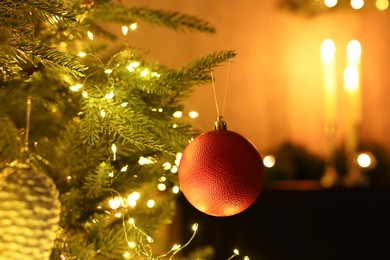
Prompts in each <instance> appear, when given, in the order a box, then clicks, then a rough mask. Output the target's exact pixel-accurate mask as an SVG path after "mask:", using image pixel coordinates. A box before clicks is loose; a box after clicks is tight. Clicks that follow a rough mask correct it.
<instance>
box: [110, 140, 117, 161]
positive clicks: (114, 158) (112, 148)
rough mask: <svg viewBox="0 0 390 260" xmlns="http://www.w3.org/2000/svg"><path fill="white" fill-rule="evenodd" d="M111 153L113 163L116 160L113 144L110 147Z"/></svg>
mask: <svg viewBox="0 0 390 260" xmlns="http://www.w3.org/2000/svg"><path fill="white" fill-rule="evenodd" d="M111 151H112V154H113V158H112V160H113V161H115V160H116V151H117V148H116V145H115V144H112V145H111Z"/></svg>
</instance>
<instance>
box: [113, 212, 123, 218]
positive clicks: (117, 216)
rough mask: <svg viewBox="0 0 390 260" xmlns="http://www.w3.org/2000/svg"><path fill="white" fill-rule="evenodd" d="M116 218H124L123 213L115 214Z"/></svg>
mask: <svg viewBox="0 0 390 260" xmlns="http://www.w3.org/2000/svg"><path fill="white" fill-rule="evenodd" d="M114 216H115V217H116V218H121V217H122V214H121V213H119V212H117V213H115V215H114Z"/></svg>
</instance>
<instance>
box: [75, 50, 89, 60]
mask: <svg viewBox="0 0 390 260" xmlns="http://www.w3.org/2000/svg"><path fill="white" fill-rule="evenodd" d="M77 56H79V57H80V58H84V57H85V56H87V53H85V52H83V51H80V52H79V53H78V54H77Z"/></svg>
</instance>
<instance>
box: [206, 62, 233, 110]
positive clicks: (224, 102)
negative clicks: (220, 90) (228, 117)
mask: <svg viewBox="0 0 390 260" xmlns="http://www.w3.org/2000/svg"><path fill="white" fill-rule="evenodd" d="M229 71H230V59H229V62H228V67H227V72H226V82H225V93H224V97H223V104H222V114H221V113H220V111H219V105H218V99H217V91H216V88H215V82H214V74H213V71H211V72H210V74H211V82H212V85H213V92H214V102H215V107H216V109H217V116H223V114H224V113H225V107H226V99H227V90H228V84H229Z"/></svg>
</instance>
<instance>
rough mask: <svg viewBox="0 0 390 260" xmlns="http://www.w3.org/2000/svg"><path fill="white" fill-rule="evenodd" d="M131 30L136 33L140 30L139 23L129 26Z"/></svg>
mask: <svg viewBox="0 0 390 260" xmlns="http://www.w3.org/2000/svg"><path fill="white" fill-rule="evenodd" d="M129 28H130V30H132V31H135V30H137V28H138V23H132V24H130V25H129Z"/></svg>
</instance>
